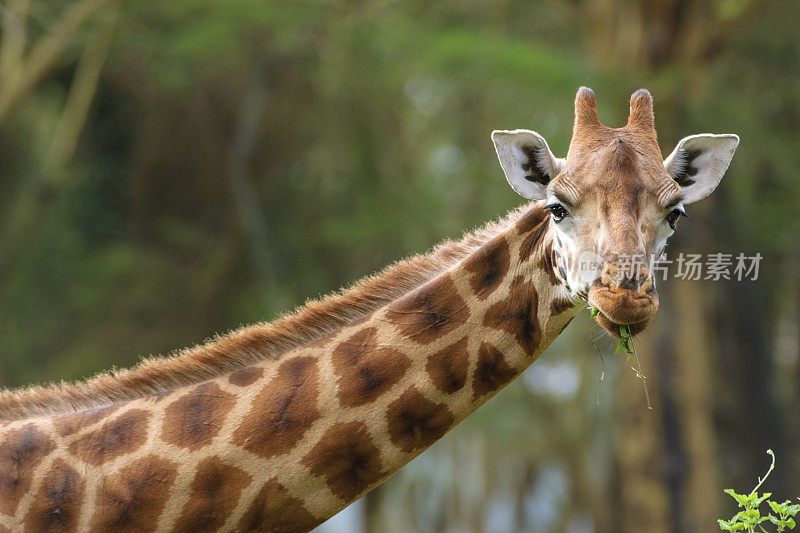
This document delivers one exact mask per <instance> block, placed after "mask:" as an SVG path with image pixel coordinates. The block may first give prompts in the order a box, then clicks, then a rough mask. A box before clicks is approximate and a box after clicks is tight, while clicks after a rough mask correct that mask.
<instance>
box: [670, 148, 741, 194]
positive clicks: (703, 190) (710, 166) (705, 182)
mask: <svg viewBox="0 0 800 533" xmlns="http://www.w3.org/2000/svg"><path fill="white" fill-rule="evenodd" d="M738 145H739V137H738V136H737V135H733V134H726V135H712V134H711V133H701V134H700V135H690V136H689V137H685V138H683V139H681V141H680V142H679V143H678V146H676V147H675V150H673V151H672V153H671V154H669V156H668V157H667V158H666V159H665V160H664V168H666V169H667V172H669V175H670V176H672V179H674V180H675V181H676V182H677V183H678V185H680V186H681V189H682V190H683V195H684V199H683V203H684V204H690V203H692V202H696V201H698V200H702V199H703V198H705V197H706V196H708V195H709V194H711V193H712V192H713V191H714V189H716V188H717V185H719V182H720V180H721V179H722V176H723V174H725V171H726V170H727V169H728V165H730V163H731V159H732V158H733V152H735V151H736V147H737V146H738Z"/></svg>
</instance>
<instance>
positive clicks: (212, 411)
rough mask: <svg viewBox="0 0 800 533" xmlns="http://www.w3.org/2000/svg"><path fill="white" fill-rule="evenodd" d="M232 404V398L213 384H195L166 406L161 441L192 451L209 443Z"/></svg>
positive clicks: (233, 401) (217, 431)
mask: <svg viewBox="0 0 800 533" xmlns="http://www.w3.org/2000/svg"><path fill="white" fill-rule="evenodd" d="M234 403H235V400H234V396H233V395H232V394H229V393H227V392H225V391H223V390H222V389H221V388H220V386H219V385H217V384H216V383H213V382H209V383H202V384H200V385H198V386H197V387H195V388H194V390H192V391H191V392H189V393H188V394H184V395H183V396H181V397H180V398H178V399H177V400H175V401H174V402H172V403H171V404H170V405H169V406H168V407H167V409H166V410H165V412H164V422H163V425H162V429H161V440H163V441H164V442H167V443H169V444H174V445H175V446H180V447H182V448H189V449H192V450H196V449H198V448H201V447H203V446H206V445H208V444H210V443H211V440H212V439H213V438H214V437H215V436H216V435H217V433H219V430H220V428H221V427H222V424H223V422H225V416H226V415H227V414H228V413H229V412H230V410H231V409H233V405H234Z"/></svg>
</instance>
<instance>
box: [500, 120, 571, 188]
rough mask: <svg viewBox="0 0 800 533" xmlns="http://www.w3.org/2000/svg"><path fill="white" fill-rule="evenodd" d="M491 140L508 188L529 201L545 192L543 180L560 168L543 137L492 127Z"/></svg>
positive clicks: (553, 175) (526, 132)
mask: <svg viewBox="0 0 800 533" xmlns="http://www.w3.org/2000/svg"><path fill="white" fill-rule="evenodd" d="M492 142H493V143H494V149H495V150H496V151H497V158H498V159H499V160H500V166H501V167H503V172H504V173H505V175H506V179H507V180H508V183H509V185H511V188H512V189H514V190H515V191H516V192H517V194H519V195H520V196H522V197H524V198H527V199H529V200H541V199H543V198H545V196H546V195H547V193H546V190H547V183H548V182H549V181H550V180H551V179H553V178H555V177H556V176H557V175H558V173H559V172H561V169H562V168H563V167H564V160H563V159H560V158H557V157H555V156H554V155H553V152H551V151H550V147H549V146H547V141H545V140H544V137H542V136H541V135H539V134H538V133H536V132H535V131H530V130H512V131H507V130H496V131H493V132H492Z"/></svg>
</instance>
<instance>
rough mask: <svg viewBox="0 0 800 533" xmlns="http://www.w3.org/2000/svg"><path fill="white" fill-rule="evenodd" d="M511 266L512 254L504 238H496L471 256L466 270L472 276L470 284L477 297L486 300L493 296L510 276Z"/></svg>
mask: <svg viewBox="0 0 800 533" xmlns="http://www.w3.org/2000/svg"><path fill="white" fill-rule="evenodd" d="M510 265H511V253H510V252H509V250H508V244H506V240H505V238H504V237H503V236H499V237H495V238H494V239H492V240H491V241H489V242H488V243H486V244H484V245H483V246H481V247H480V248H479V249H478V251H476V252H475V253H473V254H472V255H470V256H469V257H468V258H467V259H466V261H465V262H464V269H465V270H466V271H467V272H469V273H470V274H472V276H470V279H469V284H470V287H472V292H474V293H475V296H477V297H478V298H479V299H481V300H484V299H486V297H488V296H489V295H490V294H492V293H493V292H494V291H495V289H497V287H499V286H500V283H501V282H502V281H503V278H505V277H506V274H508V269H509V266H510Z"/></svg>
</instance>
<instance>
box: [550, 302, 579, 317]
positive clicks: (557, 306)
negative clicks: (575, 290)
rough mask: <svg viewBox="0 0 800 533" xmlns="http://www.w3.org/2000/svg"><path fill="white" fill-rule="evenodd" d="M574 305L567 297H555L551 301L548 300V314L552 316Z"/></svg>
mask: <svg viewBox="0 0 800 533" xmlns="http://www.w3.org/2000/svg"><path fill="white" fill-rule="evenodd" d="M574 306H575V304H573V303H572V302H571V301H570V300H569V299H567V298H556V299H555V300H553V301H552V302H550V314H551V315H552V316H555V315H560V314H561V313H563V312H564V311H567V310H569V309H572V308H573V307H574Z"/></svg>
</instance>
